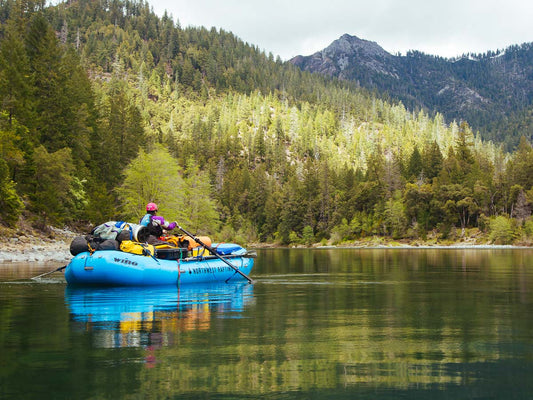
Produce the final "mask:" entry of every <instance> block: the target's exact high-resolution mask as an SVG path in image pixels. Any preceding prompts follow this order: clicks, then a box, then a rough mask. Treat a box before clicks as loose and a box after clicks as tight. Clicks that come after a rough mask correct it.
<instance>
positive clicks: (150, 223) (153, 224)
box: [139, 213, 163, 237]
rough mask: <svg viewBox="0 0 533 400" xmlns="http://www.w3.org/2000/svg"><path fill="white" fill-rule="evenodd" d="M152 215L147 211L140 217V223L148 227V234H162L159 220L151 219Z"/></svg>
mask: <svg viewBox="0 0 533 400" xmlns="http://www.w3.org/2000/svg"><path fill="white" fill-rule="evenodd" d="M153 217H154V216H153V215H152V214H150V213H147V214H146V215H145V216H144V217H142V218H141V221H140V222H139V223H140V224H141V225H144V226H146V228H148V233H149V234H150V235H154V236H156V237H159V236H162V235H163V228H162V227H161V225H159V222H158V221H157V220H154V219H153Z"/></svg>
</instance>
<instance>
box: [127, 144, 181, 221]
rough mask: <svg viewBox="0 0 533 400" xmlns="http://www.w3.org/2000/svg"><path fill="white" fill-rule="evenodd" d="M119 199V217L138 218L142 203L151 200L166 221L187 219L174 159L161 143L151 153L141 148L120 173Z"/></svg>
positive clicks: (142, 212)
mask: <svg viewBox="0 0 533 400" xmlns="http://www.w3.org/2000/svg"><path fill="white" fill-rule="evenodd" d="M124 176H125V178H124V183H123V184H122V186H121V187H120V189H119V190H120V194H119V198H120V200H121V203H122V209H123V213H124V215H123V217H124V218H125V219H126V220H128V221H130V222H134V221H138V220H139V219H140V217H142V215H144V214H145V212H146V208H145V207H146V204H147V203H150V202H154V203H156V204H157V205H158V207H159V214H160V215H162V216H164V217H165V219H166V220H168V221H174V220H176V221H183V220H187V214H186V208H185V207H184V204H185V203H186V198H185V190H184V189H185V183H184V181H183V178H182V171H181V168H180V166H179V165H178V162H177V161H176V159H174V158H173V157H172V156H171V155H170V153H169V152H168V150H166V149H165V148H163V147H162V146H156V147H154V149H153V150H152V151H151V152H146V151H144V150H141V151H140V153H139V155H138V156H137V157H136V158H135V159H134V160H133V161H132V162H131V163H130V164H129V165H128V167H127V168H126V170H125V172H124Z"/></svg>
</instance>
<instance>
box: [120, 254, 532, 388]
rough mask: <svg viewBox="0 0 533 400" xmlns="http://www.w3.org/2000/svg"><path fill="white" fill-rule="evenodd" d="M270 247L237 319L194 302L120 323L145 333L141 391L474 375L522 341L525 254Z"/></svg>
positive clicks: (390, 382)
mask: <svg viewBox="0 0 533 400" xmlns="http://www.w3.org/2000/svg"><path fill="white" fill-rule="evenodd" d="M275 254H276V252H272V257H267V261H268V262H266V263H265V264H260V265H258V266H257V270H258V271H260V272H259V274H258V275H257V276H256V279H257V280H258V283H257V284H256V285H255V287H254V295H253V298H254V301H253V306H252V307H244V308H243V309H242V310H241V311H240V312H239V315H240V318H238V319H232V318H220V317H221V313H223V309H220V308H216V307H213V306H206V305H205V304H201V303H198V307H197V308H193V309H190V310H185V309H184V310H180V311H179V312H176V313H170V315H169V312H168V311H158V312H155V313H154V314H153V315H151V316H150V317H149V318H148V317H146V320H145V321H141V322H136V323H135V324H133V325H127V324H126V325H124V326H123V327H122V328H120V329H123V330H124V331H125V332H131V331H134V332H141V335H142V334H144V333H148V334H149V335H151V336H150V337H149V338H146V339H143V338H142V337H141V338H140V339H139V342H138V343H140V344H141V348H142V350H143V352H144V356H145V366H146V367H147V368H141V369H140V370H139V372H138V373H139V376H138V382H139V385H140V387H139V391H140V392H142V393H159V394H161V395H163V394H168V393H171V394H172V393H188V392H198V391H202V392H205V393H222V394H224V393H226V394H235V393H237V394H239V393H241V394H246V395H253V394H265V393H272V392H280V393H281V392H287V391H289V392H290V391H298V392H302V391H305V392H313V391H319V390H325V391H327V390H333V389H347V390H349V389H353V388H357V387H360V386H361V385H366V386H368V387H374V388H383V387H390V388H395V389H410V388H439V387H440V388H448V387H450V386H461V385H473V384H474V385H475V384H476V380H477V379H478V377H479V374H477V372H476V370H477V368H479V365H494V366H495V367H494V368H495V369H496V370H497V371H498V373H501V374H502V375H506V376H510V375H512V374H513V371H512V369H511V370H509V369H506V368H505V365H506V364H505V360H506V359H513V358H520V357H523V354H522V353H521V352H522V351H524V348H526V349H527V348H531V344H532V343H531V339H530V337H529V336H528V334H527V332H531V328H533V326H532V324H533V318H531V311H529V308H530V307H529V303H530V301H531V300H530V299H531V295H530V292H531V281H530V279H531V272H529V271H528V270H527V268H528V265H529V264H530V263H531V261H532V257H531V255H530V254H529V255H528V253H524V252H511V254H510V253H509V252H507V251H497V250H490V251H472V250H422V251H420V250H414V251H413V250H394V251H373V250H366V249H361V250H353V251H344V250H342V251H308V250H305V251H299V250H295V251H290V252H289V254H287V260H283V259H282V257H280V256H279V254H283V252H279V253H277V254H278V256H276V255H275ZM258 260H261V257H259V258H258ZM528 317H529V318H528ZM130 328H131V329H130ZM517 341H519V342H520V341H522V342H520V343H519V345H518V346H517V343H516V342H517ZM524 346H525V347H524ZM498 368H501V370H499V369H498ZM509 379H512V378H509Z"/></svg>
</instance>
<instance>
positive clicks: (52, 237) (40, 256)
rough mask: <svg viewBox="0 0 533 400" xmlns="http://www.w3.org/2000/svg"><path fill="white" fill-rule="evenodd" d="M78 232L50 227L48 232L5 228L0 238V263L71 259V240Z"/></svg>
mask: <svg viewBox="0 0 533 400" xmlns="http://www.w3.org/2000/svg"><path fill="white" fill-rule="evenodd" d="M76 235H77V234H76V233H74V232H72V231H69V230H67V229H57V228H50V232H47V233H46V234H44V233H41V232H34V231H30V230H25V231H10V230H4V231H3V232H2V235H1V240H0V263H18V262H49V261H58V262H64V261H68V260H70V258H72V256H71V255H70V251H69V248H70V242H71V241H72V239H73V238H74V237H75V236H76Z"/></svg>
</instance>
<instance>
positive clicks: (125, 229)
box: [65, 203, 256, 286]
mask: <svg viewBox="0 0 533 400" xmlns="http://www.w3.org/2000/svg"><path fill="white" fill-rule="evenodd" d="M154 207H155V209H154ZM146 209H147V215H145V217H143V219H141V223H139V224H134V223H129V222H125V221H108V222H106V223H103V224H101V225H98V226H97V227H95V228H94V229H93V230H92V231H91V232H90V234H88V235H85V236H79V237H76V238H75V239H74V240H73V241H72V243H71V245H70V253H71V254H72V255H73V256H74V258H73V259H72V260H71V261H70V263H69V264H68V265H67V266H66V270H65V278H66V280H67V283H68V284H69V285H100V286H101V285H105V286H146V285H180V284H188V283H202V282H229V281H233V280H239V279H241V280H242V279H246V280H248V282H252V280H251V279H250V278H249V277H248V275H247V274H249V273H250V271H251V270H252V267H253V264H254V258H255V257H256V254H255V253H254V252H248V251H247V250H246V249H244V248H243V247H242V246H240V245H238V244H234V243H212V241H211V239H210V238H209V237H208V236H199V237H198V236H195V235H192V234H191V233H189V232H187V231H186V230H184V229H183V228H181V227H180V226H179V225H178V224H177V223H176V222H172V223H167V222H166V221H164V219H163V218H162V217H159V216H156V215H155V211H157V206H156V205H155V204H154V203H149V204H148V205H147V207H146ZM147 216H148V217H147ZM176 227H177V228H179V230H181V231H182V232H183V233H184V235H169V234H168V231H166V230H167V229H169V230H172V229H174V228H176ZM163 228H164V229H165V230H163Z"/></svg>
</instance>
